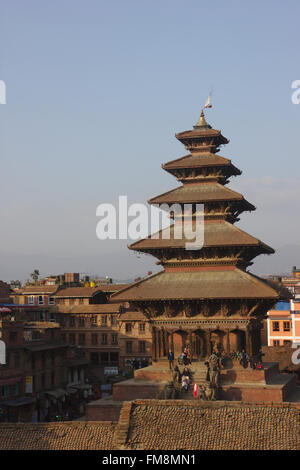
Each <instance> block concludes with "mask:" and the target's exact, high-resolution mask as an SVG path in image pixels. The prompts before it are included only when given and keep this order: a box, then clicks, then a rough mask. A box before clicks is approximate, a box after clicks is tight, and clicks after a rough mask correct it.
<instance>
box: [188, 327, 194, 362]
mask: <svg viewBox="0 0 300 470" xmlns="http://www.w3.org/2000/svg"><path fill="white" fill-rule="evenodd" d="M189 343H190V355H191V359H192V358H193V355H194V349H193V333H192V332H191V331H190V332H189Z"/></svg>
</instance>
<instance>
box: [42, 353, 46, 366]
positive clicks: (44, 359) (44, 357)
mask: <svg viewBox="0 0 300 470" xmlns="http://www.w3.org/2000/svg"><path fill="white" fill-rule="evenodd" d="M45 366H46V353H45V351H43V352H42V367H43V368H44V367H45Z"/></svg>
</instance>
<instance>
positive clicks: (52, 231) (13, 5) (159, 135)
mask: <svg viewBox="0 0 300 470" xmlns="http://www.w3.org/2000/svg"><path fill="white" fill-rule="evenodd" d="M0 9H1V18H0V44H1V51H0V52H1V53H0V80H4V81H5V82H6V85H7V104H6V105H0V160H1V184H0V195H1V208H0V223H1V230H0V237H1V245H0V279H4V280H10V279H15V278H21V279H25V278H26V277H27V273H30V272H31V271H32V270H33V269H34V268H39V269H40V272H41V274H43V275H46V274H49V273H55V272H64V271H69V270H75V271H79V272H91V273H98V274H101V275H105V274H108V275H111V276H113V277H115V278H119V279H122V278H124V279H126V278H132V277H134V276H135V275H137V274H142V273H144V272H145V271H147V270H148V269H150V268H151V267H153V266H155V265H154V262H153V261H152V259H149V258H146V257H141V259H137V257H136V256H135V255H134V254H133V253H130V252H129V251H128V250H127V248H126V242H124V241H123V242H117V241H115V242H104V241H102V242H101V241H99V240H98V239H97V238H96V235H95V229H96V223H97V218H96V207H97V205H98V204H100V203H102V202H112V203H113V202H115V201H116V200H117V198H118V196H119V195H128V198H129V201H130V202H144V201H146V200H147V199H149V198H150V197H152V196H154V195H157V194H160V193H162V192H165V191H167V190H169V189H172V188H174V187H176V185H177V184H178V183H177V182H176V179H175V178H172V176H170V175H168V174H167V173H166V172H164V171H163V170H162V169H161V167H160V166H161V163H164V162H166V161H169V160H172V159H175V158H178V157H180V156H182V155H185V154H186V151H185V149H184V147H183V146H182V145H181V144H180V143H179V142H178V141H177V140H176V139H175V138H174V134H175V132H180V131H183V130H187V129H191V128H192V125H193V124H195V122H196V121H197V119H198V118H199V113H200V109H201V106H202V105H203V104H204V102H205V100H206V98H207V95H208V92H209V91H210V90H211V89H213V90H214V92H213V108H212V109H211V110H208V111H207V113H206V117H207V120H208V122H210V123H211V124H212V125H213V126H214V127H215V128H217V129H221V130H222V132H223V134H224V135H225V136H226V137H227V138H229V139H230V144H229V145H227V146H226V147H224V148H223V149H222V151H221V152H220V154H221V155H223V156H225V157H229V158H231V159H232V161H233V163H234V164H235V165H236V166H237V167H239V168H240V169H242V170H243V174H242V176H240V177H239V178H235V179H233V182H232V183H231V185H230V187H231V188H233V189H237V190H238V191H239V192H242V193H243V194H244V195H245V197H246V198H247V199H248V200H249V201H250V202H253V203H254V204H255V205H256V206H257V211H255V212H254V213H252V214H248V213H245V214H243V215H242V220H241V222H240V223H239V226H240V227H242V228H244V229H246V230H248V231H249V232H250V233H251V234H253V235H256V236H258V237H259V238H261V239H262V240H263V241H265V242H266V243H267V244H269V245H271V246H274V247H275V248H278V247H282V246H285V245H300V242H299V231H300V222H299V204H300V186H299V169H300V155H299V144H298V142H299V123H300V105H298V106H297V105H294V104H292V102H291V94H292V88H291V84H292V82H293V81H294V80H297V79H300V70H299V44H300V28H299V14H300V3H299V1H298V0H287V1H285V2H283V1H282V0H264V1H258V0H257V1H255V0H251V1H250V0H244V1H240V0H236V1H232V0H226V2H225V1H224V0H220V1H217V0H211V1H209V2H208V1H202V0H197V1H194V0H187V1H185V2H183V1H177V0H172V1H171V0H170V1H169V0H159V1H158V0H153V1H150V0H148V1H143V0H132V1H131V0H127V1H124V0H118V1H117V0H111V1H102V0H95V1H94V0H77V1H76V0H52V1H51V2H49V1H46V0H36V1H33V0H26V1H25V2H24V0H20V1H18V0H5V1H4V0H1V1H0ZM297 262H298V263H300V249H299V246H298V251H297V247H296V249H295V264H297Z"/></svg>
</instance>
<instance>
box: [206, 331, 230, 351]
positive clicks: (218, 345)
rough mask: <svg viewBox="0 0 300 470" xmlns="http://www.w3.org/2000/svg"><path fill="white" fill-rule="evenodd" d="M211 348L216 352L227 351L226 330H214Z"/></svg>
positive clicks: (211, 337)
mask: <svg viewBox="0 0 300 470" xmlns="http://www.w3.org/2000/svg"><path fill="white" fill-rule="evenodd" d="M210 342H211V350H212V351H216V352H222V351H223V350H225V351H226V342H225V332H224V331H221V330H214V331H212V332H211V336H210Z"/></svg>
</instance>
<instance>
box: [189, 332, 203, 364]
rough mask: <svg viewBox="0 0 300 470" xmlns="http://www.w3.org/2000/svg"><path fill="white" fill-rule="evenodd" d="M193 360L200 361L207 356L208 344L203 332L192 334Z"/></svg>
mask: <svg viewBox="0 0 300 470" xmlns="http://www.w3.org/2000/svg"><path fill="white" fill-rule="evenodd" d="M191 353H192V358H193V359H194V360H200V359H202V358H203V357H205V356H206V344H205V339H204V332H203V331H201V330H197V331H194V332H193V333H192V351H191Z"/></svg>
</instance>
